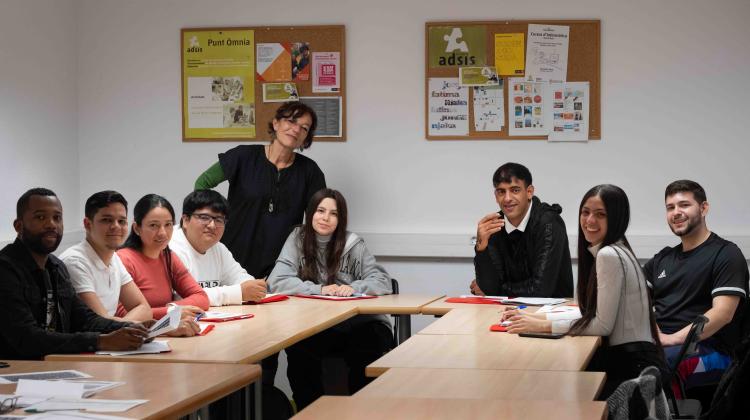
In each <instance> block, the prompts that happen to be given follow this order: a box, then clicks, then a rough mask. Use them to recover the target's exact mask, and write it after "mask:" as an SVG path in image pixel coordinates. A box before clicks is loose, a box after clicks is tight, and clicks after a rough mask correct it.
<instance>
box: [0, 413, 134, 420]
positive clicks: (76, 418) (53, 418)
mask: <svg viewBox="0 0 750 420" xmlns="http://www.w3.org/2000/svg"><path fill="white" fill-rule="evenodd" d="M21 418H23V419H26V420H82V419H91V420H131V419H130V418H129V417H119V416H107V415H104V414H89V413H81V412H79V411H55V412H52V413H39V414H34V415H33V416H25V417H21ZM0 420H3V419H2V417H0Z"/></svg>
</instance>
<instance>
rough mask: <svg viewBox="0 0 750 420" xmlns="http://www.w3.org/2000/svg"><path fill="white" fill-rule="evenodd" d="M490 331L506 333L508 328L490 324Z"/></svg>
mask: <svg viewBox="0 0 750 420" xmlns="http://www.w3.org/2000/svg"><path fill="white" fill-rule="evenodd" d="M490 331H495V332H508V327H503V326H502V325H500V324H492V325H490Z"/></svg>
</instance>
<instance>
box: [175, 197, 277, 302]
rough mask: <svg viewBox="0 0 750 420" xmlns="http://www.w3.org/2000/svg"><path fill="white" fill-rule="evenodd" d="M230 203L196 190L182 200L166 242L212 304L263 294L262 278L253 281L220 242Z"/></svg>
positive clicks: (263, 283)
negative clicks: (177, 225) (176, 225)
mask: <svg viewBox="0 0 750 420" xmlns="http://www.w3.org/2000/svg"><path fill="white" fill-rule="evenodd" d="M228 213H229V203H227V200H226V199H225V198H224V197H223V196H222V195H221V194H219V193H218V192H216V191H213V190H196V191H193V192H191V193H190V194H188V196H187V197H185V201H184V202H183V203H182V218H181V219H180V229H177V230H175V232H174V234H173V235H172V240H171V241H170V243H169V247H170V249H172V251H174V252H175V253H176V254H177V256H178V257H180V260H181V261H182V263H183V264H184V265H185V267H186V268H187V269H188V271H190V274H192V275H193V277H195V279H196V280H197V281H198V283H199V284H200V285H201V286H202V287H203V289H204V290H205V291H206V294H208V299H209V301H210V304H211V306H222V305H239V304H242V302H246V301H253V302H257V301H259V300H261V299H263V297H264V296H265V295H266V282H265V280H262V279H261V280H256V279H255V278H253V276H251V275H250V274H248V273H247V271H245V269H244V268H242V266H241V265H240V264H239V263H238V262H237V261H235V259H234V257H233V256H232V253H231V252H229V249H227V247H226V246H225V245H224V244H222V243H220V242H219V240H221V237H222V235H223V234H224V227H225V225H226V221H227V214H228Z"/></svg>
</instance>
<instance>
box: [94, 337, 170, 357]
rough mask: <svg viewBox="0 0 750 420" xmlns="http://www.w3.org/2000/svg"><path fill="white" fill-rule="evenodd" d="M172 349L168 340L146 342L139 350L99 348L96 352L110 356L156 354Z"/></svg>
mask: <svg viewBox="0 0 750 420" xmlns="http://www.w3.org/2000/svg"><path fill="white" fill-rule="evenodd" d="M170 351H172V349H171V348H170V347H169V342H168V341H166V340H165V341H152V342H150V343H145V344H144V345H142V346H141V348H139V349H138V350H124V351H110V350H99V351H98V352H96V354H106V355H109V356H129V355H131V354H156V353H166V352H170Z"/></svg>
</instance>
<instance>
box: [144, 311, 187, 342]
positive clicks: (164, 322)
mask: <svg viewBox="0 0 750 420" xmlns="http://www.w3.org/2000/svg"><path fill="white" fill-rule="evenodd" d="M181 317H182V310H181V309H180V307H179V306H176V305H173V306H170V307H169V309H167V314H166V315H164V316H163V317H162V318H161V319H160V320H158V321H156V323H155V324H154V325H152V326H151V328H150V329H149V330H148V338H153V337H156V336H159V335H162V334H166V333H168V332H170V331H174V330H176V329H177V327H179V326H180V319H181Z"/></svg>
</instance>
